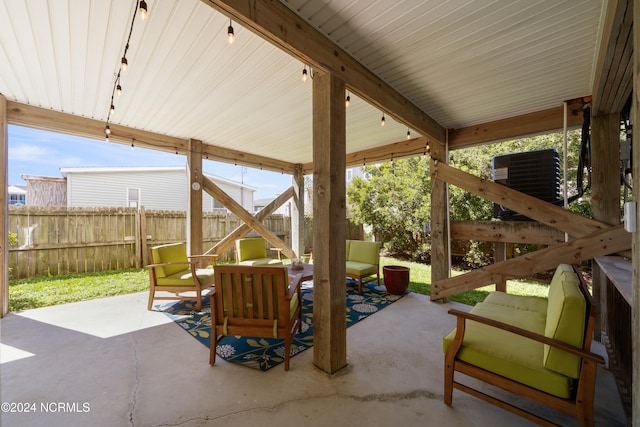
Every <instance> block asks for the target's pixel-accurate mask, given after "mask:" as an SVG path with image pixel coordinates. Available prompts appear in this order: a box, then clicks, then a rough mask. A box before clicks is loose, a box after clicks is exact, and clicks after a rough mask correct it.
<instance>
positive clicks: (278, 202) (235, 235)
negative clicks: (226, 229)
mask: <svg viewBox="0 0 640 427" xmlns="http://www.w3.org/2000/svg"><path fill="white" fill-rule="evenodd" d="M293 195H294V191H293V187H289V188H288V189H287V190H286V191H284V192H283V193H282V194H280V195H279V196H278V197H276V198H275V199H273V201H271V203H269V204H268V205H267V206H265V207H264V208H262V209H260V211H259V212H257V213H256V214H255V215H254V218H255V219H256V221H259V222H262V221H263V220H264V219H265V218H266V217H268V216H269V215H271V213H272V212H273V211H275V210H276V209H278V208H279V207H280V206H282V205H283V204H284V202H286V201H287V200H289V199H290V198H291V197H293ZM250 231H251V227H249V226H248V225H247V224H246V223H243V224H241V225H240V226H239V227H237V228H236V229H235V230H233V231H232V232H231V233H229V234H227V235H226V236H225V237H224V239H222V240H220V241H219V242H218V243H217V244H215V245H214V246H213V247H212V248H211V249H209V250H208V251H207V252H206V253H207V254H210V253H211V254H217V255H220V254H222V253H223V252H225V251H226V250H228V249H230V248H231V247H232V246H233V245H234V243H235V241H236V240H237V239H240V238H242V237H243V236H244V235H246V234H247V233H248V232H250ZM294 252H295V250H294Z"/></svg>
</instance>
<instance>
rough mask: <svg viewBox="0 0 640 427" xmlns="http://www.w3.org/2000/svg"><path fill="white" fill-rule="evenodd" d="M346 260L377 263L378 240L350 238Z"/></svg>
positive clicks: (378, 257)
mask: <svg viewBox="0 0 640 427" xmlns="http://www.w3.org/2000/svg"><path fill="white" fill-rule="evenodd" d="M347 260H349V261H354V262H361V263H364V264H374V265H376V264H378V263H379V260H380V242H363V241H360V240H352V241H351V244H350V245H349V252H348V255H347Z"/></svg>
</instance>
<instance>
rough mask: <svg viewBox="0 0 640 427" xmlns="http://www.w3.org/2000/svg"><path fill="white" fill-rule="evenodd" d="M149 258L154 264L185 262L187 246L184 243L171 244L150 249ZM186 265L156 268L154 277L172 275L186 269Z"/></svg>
mask: <svg viewBox="0 0 640 427" xmlns="http://www.w3.org/2000/svg"><path fill="white" fill-rule="evenodd" d="M151 257H152V259H153V263H154V264H161V263H165V262H186V261H188V259H187V245H186V244H185V243H171V244H169V245H162V246H156V247H153V248H151ZM188 268H189V266H188V265H186V264H176V265H165V266H163V267H156V277H159V278H160V277H167V276H171V275H172V274H174V273H177V272H179V271H182V270H186V269H188Z"/></svg>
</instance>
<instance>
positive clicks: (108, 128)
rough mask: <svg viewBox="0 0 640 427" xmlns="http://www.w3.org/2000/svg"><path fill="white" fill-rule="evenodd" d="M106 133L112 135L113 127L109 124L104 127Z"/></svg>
mask: <svg viewBox="0 0 640 427" xmlns="http://www.w3.org/2000/svg"><path fill="white" fill-rule="evenodd" d="M104 133H105V134H106V135H111V128H110V127H109V125H107V126H106V127H105V128H104Z"/></svg>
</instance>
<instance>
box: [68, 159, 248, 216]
mask: <svg viewBox="0 0 640 427" xmlns="http://www.w3.org/2000/svg"><path fill="white" fill-rule="evenodd" d="M60 172H61V173H62V176H63V177H64V178H65V179H66V183H67V186H66V194H67V206H68V207H140V206H144V207H145V209H152V210H179V211H185V210H187V191H189V190H188V189H189V187H188V185H187V173H186V168H185V167H184V166H177V167H82V168H61V169H60ZM204 175H205V176H206V177H207V178H209V179H210V180H212V181H213V182H214V183H215V184H216V185H217V186H219V187H220V188H221V189H222V190H223V191H224V192H225V193H227V194H228V195H229V196H230V197H232V198H233V199H234V200H235V201H236V202H238V203H240V204H241V205H242V206H243V207H244V208H245V209H246V210H248V211H249V212H253V195H254V193H255V191H256V188H255V187H251V186H249V185H245V184H241V183H238V182H235V181H231V180H228V179H225V178H221V177H218V176H215V175H210V174H207V173H205V174H204ZM222 209H224V206H222V204H220V203H219V202H218V201H217V200H215V199H213V198H212V197H211V196H210V195H209V194H208V193H206V192H204V191H203V193H202V210H203V211H205V212H211V211H216V210H222Z"/></svg>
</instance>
